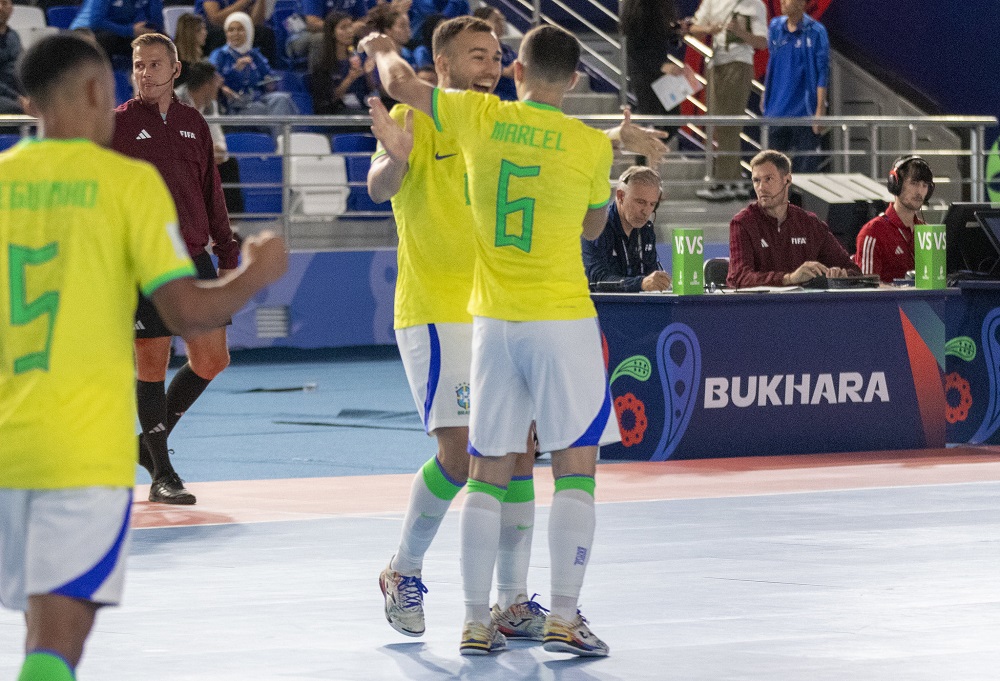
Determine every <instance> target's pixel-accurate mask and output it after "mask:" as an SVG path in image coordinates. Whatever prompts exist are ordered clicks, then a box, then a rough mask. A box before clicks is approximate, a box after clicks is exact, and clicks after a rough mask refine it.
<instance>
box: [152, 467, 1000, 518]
mask: <svg viewBox="0 0 1000 681" xmlns="http://www.w3.org/2000/svg"><path fill="white" fill-rule="evenodd" d="M535 477H536V485H535V494H536V497H537V499H536V501H537V502H538V504H539V505H542V506H547V505H548V504H550V503H551V502H552V469H551V468H549V467H545V468H541V467H540V468H538V469H536V472H535ZM412 481H413V475H412V474H405V475H375V476H354V477H342V478H296V479H287V480H240V481H226V482H202V483H189V484H188V487H189V488H190V490H191V491H192V492H193V493H194V494H195V495H197V497H198V504H197V505H195V506H168V505H165V504H153V503H149V502H137V503H136V504H135V506H134V507H133V515H132V526H133V527H135V528H150V527H182V526H190V525H217V524H226V523H253V522H273V521H279V520H311V519H317V518H330V517H335V516H345V515H372V514H380V513H402V512H404V511H405V510H406V502H407V499H408V497H409V493H410V485H411V483H412ZM967 482H1000V447H956V448H952V449H925V450H912V451H893V452H868V453H852V454H822V455H818V454H810V455H805V456H773V457H769V456H761V457H746V458H728V459H700V460H693V461H665V462H662V463H649V462H636V463H605V464H601V465H600V466H599V467H598V475H597V501H598V502H622V501H654V500H669V499H696V498H719V497H734V496H754V495H760V494H785V493H792V492H819V491H825V490H842V489H864V488H871V487H909V486H916V485H940V484H952V483H967ZM148 494H149V486H148V485H137V486H136V492H135V496H136V499H145V498H146V496H147V495H148ZM460 504H461V499H458V500H456V503H455V504H454V505H453V507H452V508H459V507H460Z"/></svg>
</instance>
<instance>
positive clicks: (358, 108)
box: [309, 12, 368, 115]
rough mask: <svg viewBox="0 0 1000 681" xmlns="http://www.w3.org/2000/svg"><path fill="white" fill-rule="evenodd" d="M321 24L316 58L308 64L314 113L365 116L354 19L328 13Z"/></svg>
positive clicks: (365, 83)
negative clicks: (319, 44) (319, 48)
mask: <svg viewBox="0 0 1000 681" xmlns="http://www.w3.org/2000/svg"><path fill="white" fill-rule="evenodd" d="M323 23H324V28H323V42H322V43H321V50H320V53H319V57H318V58H317V59H316V60H314V61H312V62H311V63H310V65H309V73H310V76H311V77H310V87H311V89H312V98H313V111H315V112H316V113H317V114H359V115H363V114H367V113H368V107H367V105H365V99H366V98H367V96H368V81H367V79H366V78H365V70H364V66H363V64H362V61H361V56H360V55H357V54H355V53H354V20H353V18H352V17H351V16H350V15H348V14H345V13H343V12H330V13H329V14H328V15H327V16H326V20H325V21H324V22H323Z"/></svg>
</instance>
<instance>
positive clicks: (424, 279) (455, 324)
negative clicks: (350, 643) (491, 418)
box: [368, 16, 545, 640]
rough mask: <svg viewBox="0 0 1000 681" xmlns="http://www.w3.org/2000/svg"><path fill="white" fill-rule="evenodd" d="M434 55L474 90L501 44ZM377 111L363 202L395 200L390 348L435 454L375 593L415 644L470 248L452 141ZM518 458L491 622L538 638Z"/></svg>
mask: <svg viewBox="0 0 1000 681" xmlns="http://www.w3.org/2000/svg"><path fill="white" fill-rule="evenodd" d="M433 50H434V54H435V68H436V71H437V76H438V83H439V84H440V85H441V87H445V88H461V89H471V90H476V91H479V92H492V91H493V88H494V87H496V83H497V80H498V79H499V77H500V61H499V56H498V55H499V53H500V44H499V42H498V41H497V39H496V37H495V36H494V35H493V33H492V27H491V26H490V24H488V23H486V22H484V21H482V20H480V19H476V18H474V17H470V16H463V17H458V18H455V19H452V20H451V21H448V22H446V23H445V24H443V25H442V26H441V27H440V28H439V29H438V30H437V31H435V34H434V42H433ZM495 55H496V57H495ZM373 106H376V107H377V108H375V109H373V111H372V115H373V122H374V125H373V126H372V131H373V132H374V133H375V135H376V137H378V138H379V141H380V143H379V148H378V150H377V151H376V152H375V154H374V155H373V157H372V167H371V170H370V171H369V174H368V188H369V193H370V194H371V195H372V198H373V199H374V200H376V201H384V200H385V199H387V198H389V197H391V198H392V208H393V213H394V214H395V218H396V228H397V231H398V233H399V246H398V248H397V254H398V255H397V258H398V272H399V274H398V276H397V278H396V299H395V320H394V321H395V328H396V343H397V345H398V347H399V351H400V355H401V357H402V359H403V366H404V368H405V370H406V376H407V379H408V381H409V383H410V388H411V391H412V393H413V399H414V401H415V403H416V406H417V410H418V412H419V413H420V415H421V417H422V420H423V422H424V427H425V428H426V430H427V432H428V434H431V435H433V436H435V437H436V439H437V442H438V452H437V454H436V456H434V457H433V458H432V459H430V460H429V461H427V462H426V463H425V464H424V466H423V467H422V468H421V470H420V471H419V472H418V473H417V475H416V476H415V478H414V480H413V486H412V489H411V491H410V500H409V504H408V507H407V512H406V516H405V517H404V520H403V530H402V536H401V538H400V543H399V547H398V549H397V550H396V553H395V555H393V557H392V559H391V560H390V562H389V565H388V566H387V567H386V568H385V569H384V570H383V571H382V573H381V574H380V575H379V585H380V587H381V589H382V593H383V595H384V597H385V617H386V619H387V620H388V622H389V624H390V625H391V626H392V627H393V628H394V629H396V630H397V631H399V632H400V633H403V634H406V635H407V636H420V635H422V634H423V633H424V629H425V626H424V611H423V594H424V593H425V592H426V587H425V586H424V584H423V581H422V568H423V558H424V554H425V553H426V552H427V549H428V548H429V547H430V544H431V542H432V541H433V540H434V536H435V535H436V533H437V530H438V528H439V527H440V525H441V521H442V520H443V518H444V515H445V513H446V512H447V511H448V507H449V506H450V505H451V502H452V500H453V499H454V498H455V496H456V495H457V494H458V492H459V490H461V488H462V486H464V485H465V481H466V478H467V477H468V474H469V454H468V451H467V446H468V439H469V428H468V426H469V406H470V405H469V380H470V379H469V369H470V363H471V353H472V315H471V314H469V312H468V309H467V308H468V304H469V296H470V293H471V291H472V270H473V262H474V261H475V246H474V240H475V239H474V235H473V231H472V229H471V225H472V210H471V208H470V206H469V202H468V199H467V195H466V188H465V160H464V157H463V155H462V152H461V150H460V149H459V147H458V144H457V143H456V142H455V140H454V139H453V138H452V137H451V136H449V135H445V134H443V133H440V132H438V131H437V129H436V128H435V126H434V122H433V121H432V120H431V119H430V117H429V116H427V115H425V114H423V113H420V112H414V111H413V109H411V108H410V107H408V106H405V105H396V106H395V107H393V109H392V112H391V117H390V113H389V112H386V111H385V108H384V107H383V106H381V103H379V104H377V105H373ZM525 436H527V430H525ZM525 439H527V437H525ZM521 446H522V447H523V446H524V440H523V439H522V445H521ZM519 457H520V458H519V459H518V464H517V469H516V471H515V474H514V478H513V480H512V481H511V484H510V486H509V487H508V489H507V491H506V493H505V495H504V498H503V503H502V514H501V517H502V522H503V530H502V532H501V539H500V548H499V558H498V560H497V582H498V584H497V587H498V597H497V604H496V605H495V606H494V607H493V609H492V617H493V619H494V621H495V622H496V623H497V626H498V627H499V629H500V631H501V632H502V633H503V634H504V635H505V636H508V637H511V638H523V639H534V640H541V637H542V630H543V627H544V624H545V614H544V612H545V611H544V609H543V608H542V607H541V606H540V605H539V604H538V603H536V602H535V601H534V600H533V599H529V598H528V595H527V594H528V590H527V580H528V567H529V562H530V557H531V536H532V530H533V528H534V512H535V504H534V498H535V492H534V482H533V478H532V468H533V466H534V455H533V451H532V452H530V453H527V452H526V453H522V454H520V455H519Z"/></svg>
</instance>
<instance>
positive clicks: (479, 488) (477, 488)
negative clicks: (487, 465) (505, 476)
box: [466, 480, 507, 504]
mask: <svg viewBox="0 0 1000 681" xmlns="http://www.w3.org/2000/svg"><path fill="white" fill-rule="evenodd" d="M467 487H468V489H467V490H466V491H467V492H468V493H469V494H472V493H473V492H482V493H483V494H489V495H490V496H491V497H493V498H494V499H496V500H497V501H499V502H500V503H501V504H502V503H503V499H504V497H505V496H507V490H505V489H504V488H503V487H497V486H496V485H491V484H490V483H488V482H482V481H481V480H469V484H468V485H467Z"/></svg>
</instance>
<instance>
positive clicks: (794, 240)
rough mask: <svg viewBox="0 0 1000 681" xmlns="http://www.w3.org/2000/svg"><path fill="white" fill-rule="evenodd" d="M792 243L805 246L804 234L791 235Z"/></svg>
mask: <svg viewBox="0 0 1000 681" xmlns="http://www.w3.org/2000/svg"><path fill="white" fill-rule="evenodd" d="M792 243H793V244H795V245H796V246H805V245H806V238H805V237H804V236H793V237H792Z"/></svg>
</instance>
